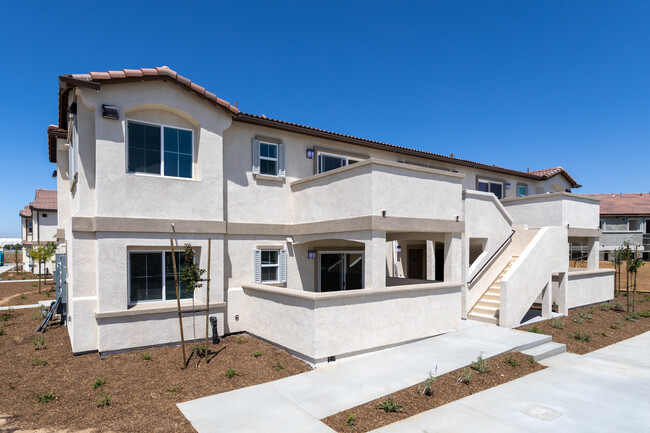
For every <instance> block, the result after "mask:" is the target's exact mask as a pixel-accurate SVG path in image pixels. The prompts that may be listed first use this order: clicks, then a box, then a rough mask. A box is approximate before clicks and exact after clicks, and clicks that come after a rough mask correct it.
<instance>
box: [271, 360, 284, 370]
mask: <svg viewBox="0 0 650 433" xmlns="http://www.w3.org/2000/svg"><path fill="white" fill-rule="evenodd" d="M273 368H275V369H276V370H278V371H280V370H284V365H282V363H281V362H280V361H275V362H274V363H273Z"/></svg>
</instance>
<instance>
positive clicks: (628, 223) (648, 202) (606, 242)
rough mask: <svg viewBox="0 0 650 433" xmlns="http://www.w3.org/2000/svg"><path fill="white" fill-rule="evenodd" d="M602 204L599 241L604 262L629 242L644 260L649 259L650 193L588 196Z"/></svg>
mask: <svg viewBox="0 0 650 433" xmlns="http://www.w3.org/2000/svg"><path fill="white" fill-rule="evenodd" d="M589 196H591V197H594V198H598V199H600V200H601V202H600V228H601V229H602V231H603V234H602V237H601V242H600V256H601V259H602V260H611V253H612V252H613V251H614V250H615V249H617V248H619V247H621V246H622V245H623V242H625V241H627V242H629V243H630V245H631V248H632V249H633V250H634V251H635V253H636V251H638V253H639V257H640V258H643V260H650V193H618V194H589Z"/></svg>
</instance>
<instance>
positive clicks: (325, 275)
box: [318, 251, 363, 292]
mask: <svg viewBox="0 0 650 433" xmlns="http://www.w3.org/2000/svg"><path fill="white" fill-rule="evenodd" d="M318 268H319V272H318V287H319V289H320V291H321V292H336V291H339V290H357V289H362V288H363V253H362V252H355V251H327V252H321V253H320V254H319V255H318Z"/></svg>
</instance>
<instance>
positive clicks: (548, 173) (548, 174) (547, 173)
mask: <svg viewBox="0 0 650 433" xmlns="http://www.w3.org/2000/svg"><path fill="white" fill-rule="evenodd" d="M530 173H531V174H536V175H538V176H541V177H542V179H550V178H552V177H553V176H557V175H558V174H562V175H564V177H566V178H567V180H568V181H569V182H571V184H573V185H578V182H576V180H575V179H574V178H573V177H571V175H570V174H569V172H567V171H566V170H565V169H564V168H563V167H555V168H546V169H544V170H535V171H531V172H530Z"/></svg>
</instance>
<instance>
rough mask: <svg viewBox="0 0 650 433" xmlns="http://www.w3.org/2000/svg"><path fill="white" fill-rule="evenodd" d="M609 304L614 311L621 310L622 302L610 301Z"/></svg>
mask: <svg viewBox="0 0 650 433" xmlns="http://www.w3.org/2000/svg"><path fill="white" fill-rule="evenodd" d="M611 306H612V310H614V311H623V304H622V303H621V302H618V301H616V302H614V303H612V304H611Z"/></svg>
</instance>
